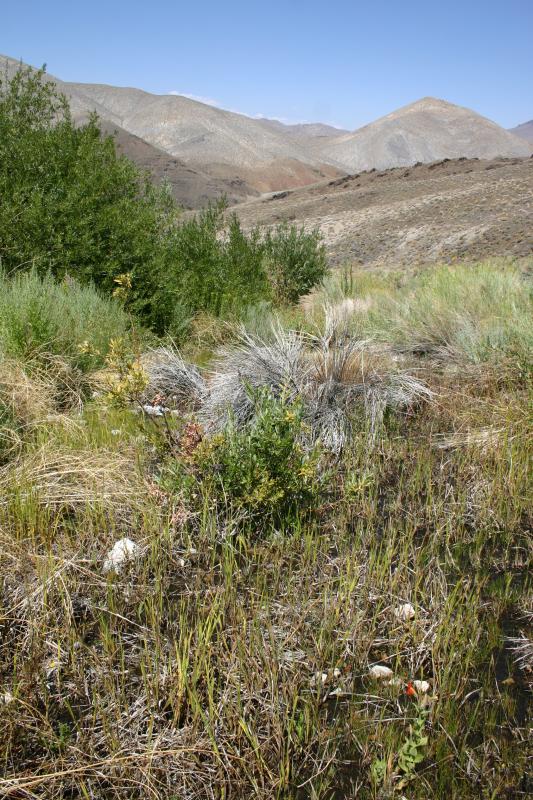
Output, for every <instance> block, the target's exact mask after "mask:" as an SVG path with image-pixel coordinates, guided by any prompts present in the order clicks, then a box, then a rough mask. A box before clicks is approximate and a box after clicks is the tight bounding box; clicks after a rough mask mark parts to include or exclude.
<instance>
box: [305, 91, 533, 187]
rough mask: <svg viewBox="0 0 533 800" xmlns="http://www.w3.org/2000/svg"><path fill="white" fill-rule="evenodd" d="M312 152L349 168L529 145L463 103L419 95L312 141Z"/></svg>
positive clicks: (502, 152) (481, 154)
mask: <svg viewBox="0 0 533 800" xmlns="http://www.w3.org/2000/svg"><path fill="white" fill-rule="evenodd" d="M315 153H316V155H317V157H318V158H322V159H324V160H328V161H330V162H332V163H336V164H337V165H338V166H339V168H342V169H346V170H347V171H349V172H358V171H360V170H365V169H372V168H375V169H388V168H389V167H399V166H410V165H412V164H416V162H418V161H421V162H423V163H429V162H432V161H436V160H439V159H442V158H460V157H467V158H474V157H477V158H496V157H498V156H503V157H515V156H528V155H529V154H530V148H529V146H528V145H527V144H526V143H525V142H524V141H523V140H522V139H519V138H518V137H517V136H514V135H513V134H512V133H509V131H506V130H504V129H503V128H501V127H500V126H499V125H496V123H495V122H491V121H490V120H488V119H486V118H485V117H482V116H480V115H479V114H476V113H475V112H474V111H471V110H470V109H468V108H462V107H461V106H456V105H453V104H452V103H447V102H445V101H444V100H437V99H435V98H433V97H425V98H424V99H422V100H419V101H418V102H416V103H412V104H411V105H408V106H405V107H404V108H400V109H398V110H397V111H394V112H393V113H392V114H388V115H387V116H386V117H382V118H381V119H378V120H376V122H373V123H371V124H370V125H366V126H365V127H364V128H360V129H359V130H357V131H355V132H354V133H348V134H345V135H343V136H339V137H337V138H333V139H327V140H326V141H324V142H321V143H320V144H319V145H318V146H317V147H315Z"/></svg>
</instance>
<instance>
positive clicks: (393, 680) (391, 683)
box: [387, 675, 403, 686]
mask: <svg viewBox="0 0 533 800" xmlns="http://www.w3.org/2000/svg"><path fill="white" fill-rule="evenodd" d="M387 686H403V681H402V679H401V678H398V676H397V675H395V676H394V678H391V679H390V681H387Z"/></svg>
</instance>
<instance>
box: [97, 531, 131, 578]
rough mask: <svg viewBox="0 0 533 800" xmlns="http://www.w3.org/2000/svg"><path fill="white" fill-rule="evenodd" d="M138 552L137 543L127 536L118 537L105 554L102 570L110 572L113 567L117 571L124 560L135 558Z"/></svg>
mask: <svg viewBox="0 0 533 800" xmlns="http://www.w3.org/2000/svg"><path fill="white" fill-rule="evenodd" d="M138 552H139V545H138V544H136V543H135V542H132V540H131V539H128V537H127V536H125V537H124V538H123V539H119V540H118V542H115V544H114V545H113V547H112V548H111V550H110V551H109V553H108V554H107V556H106V559H105V561H104V572H110V571H111V570H113V569H114V570H116V571H117V572H118V571H119V570H120V568H121V567H122V566H123V565H124V564H125V562H126V561H128V560H131V559H133V558H135V556H136V555H137V554H138Z"/></svg>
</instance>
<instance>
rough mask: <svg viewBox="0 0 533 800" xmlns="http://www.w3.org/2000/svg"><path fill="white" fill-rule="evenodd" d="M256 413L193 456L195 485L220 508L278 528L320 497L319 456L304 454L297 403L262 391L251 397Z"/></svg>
mask: <svg viewBox="0 0 533 800" xmlns="http://www.w3.org/2000/svg"><path fill="white" fill-rule="evenodd" d="M253 402H254V405H255V413H254V416H253V418H252V420H251V421H250V423H249V424H248V425H247V426H245V427H244V428H242V427H239V426H237V425H236V424H234V423H233V422H232V421H231V420H230V421H229V423H228V424H227V425H226V427H225V428H224V429H223V431H221V432H220V433H219V434H216V435H215V436H213V437H211V438H210V439H206V440H204V442H203V444H202V445H201V446H200V447H199V448H198V449H197V450H196V451H195V454H194V465H195V469H196V470H197V480H199V482H200V485H201V486H202V489H203V491H204V493H205V494H208V495H209V496H211V497H215V498H216V500H217V503H218V504H219V505H220V506H221V507H226V506H229V507H230V508H231V509H232V510H233V511H237V512H239V511H242V512H245V513H246V515H247V517H248V518H249V519H252V520H254V521H255V522H257V521H258V520H263V521H267V520H268V521H272V522H273V523H274V524H280V523H281V522H282V521H283V520H288V519H293V518H294V516H295V514H299V515H301V514H305V513H307V512H308V511H309V510H310V509H311V508H312V506H313V505H314V504H315V503H316V502H317V499H318V496H319V493H320V480H319V478H318V451H317V450H316V449H315V450H313V451H311V452H309V451H306V449H305V448H304V447H303V446H302V443H301V440H302V437H303V434H304V421H303V409H302V406H301V404H300V403H299V402H293V403H290V402H288V401H287V400H286V399H284V398H283V397H281V398H275V397H274V396H273V394H272V393H271V392H270V391H268V390H266V389H264V390H261V391H259V392H256V393H255V394H254V396H253Z"/></svg>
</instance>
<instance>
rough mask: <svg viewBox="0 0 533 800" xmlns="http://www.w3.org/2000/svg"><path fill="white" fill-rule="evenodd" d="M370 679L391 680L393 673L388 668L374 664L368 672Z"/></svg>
mask: <svg viewBox="0 0 533 800" xmlns="http://www.w3.org/2000/svg"><path fill="white" fill-rule="evenodd" d="M368 672H369V674H370V675H371V677H372V678H377V679H379V680H381V679H382V678H392V675H393V672H392V670H391V669H390V667H384V666H382V665H381V664H375V665H374V666H373V667H370V669H369V670H368Z"/></svg>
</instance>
